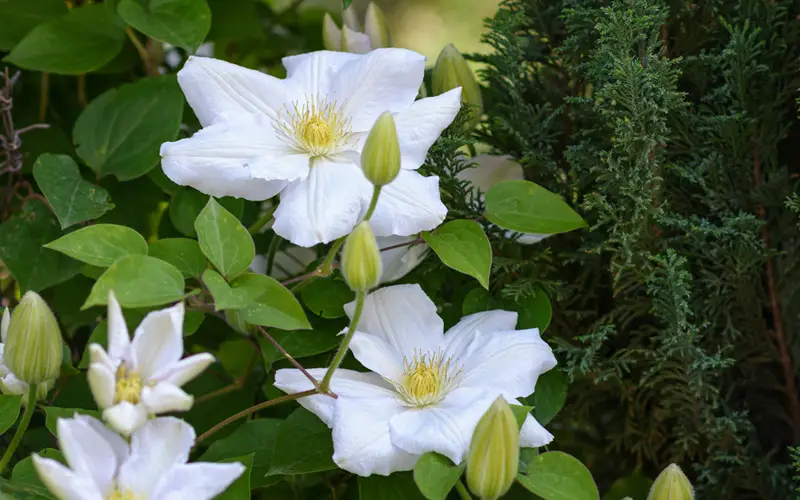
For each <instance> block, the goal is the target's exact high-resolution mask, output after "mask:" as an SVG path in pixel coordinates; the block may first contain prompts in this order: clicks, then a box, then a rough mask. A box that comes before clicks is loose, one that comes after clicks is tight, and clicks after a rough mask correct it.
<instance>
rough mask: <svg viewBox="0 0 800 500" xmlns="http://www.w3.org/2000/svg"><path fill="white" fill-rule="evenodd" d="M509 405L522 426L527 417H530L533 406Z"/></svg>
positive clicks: (518, 423)
mask: <svg viewBox="0 0 800 500" xmlns="http://www.w3.org/2000/svg"><path fill="white" fill-rule="evenodd" d="M508 406H509V407H510V408H511V413H513V414H514V418H515V419H517V425H518V426H519V427H520V428H521V427H522V424H524V423H525V419H526V418H528V415H530V413H531V410H533V407H532V406H522V405H514V404H512V405H508Z"/></svg>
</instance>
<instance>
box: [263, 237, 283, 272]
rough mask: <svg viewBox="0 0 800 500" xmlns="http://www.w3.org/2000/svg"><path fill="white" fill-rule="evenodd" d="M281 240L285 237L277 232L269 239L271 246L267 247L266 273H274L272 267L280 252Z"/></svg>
mask: <svg viewBox="0 0 800 500" xmlns="http://www.w3.org/2000/svg"><path fill="white" fill-rule="evenodd" d="M281 241H283V238H281V237H280V236H278V235H277V234H275V235H273V236H272V239H271V240H270V241H269V247H267V255H266V259H267V267H266V271H265V274H266V275H267V276H270V275H272V268H273V267H274V266H275V255H277V254H278V249H279V248H280V247H281Z"/></svg>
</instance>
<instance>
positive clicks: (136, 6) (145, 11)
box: [117, 0, 211, 52]
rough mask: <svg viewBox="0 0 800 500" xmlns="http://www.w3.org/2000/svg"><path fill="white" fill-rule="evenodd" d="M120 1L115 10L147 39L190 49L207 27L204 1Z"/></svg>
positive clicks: (204, 35) (207, 13)
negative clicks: (147, 37) (143, 2)
mask: <svg viewBox="0 0 800 500" xmlns="http://www.w3.org/2000/svg"><path fill="white" fill-rule="evenodd" d="M148 3H149V5H148V6H147V7H145V5H144V4H142V3H141V2H139V1H137V0H121V1H120V2H119V5H118V6H117V13H119V15H120V17H121V18H122V19H123V20H124V21H125V22H126V23H128V24H130V25H131V26H133V27H134V28H136V29H137V30H139V31H141V32H142V33H144V34H145V35H147V36H149V37H150V38H155V39H156V40H161V41H162V42H167V43H170V44H172V45H175V46H177V47H181V48H183V49H186V50H187V51H189V52H194V51H195V50H196V49H197V47H198V46H200V44H201V43H203V40H204V39H205V38H206V35H207V34H208V30H209V28H211V9H209V8H208V4H207V3H206V0H149V2H148Z"/></svg>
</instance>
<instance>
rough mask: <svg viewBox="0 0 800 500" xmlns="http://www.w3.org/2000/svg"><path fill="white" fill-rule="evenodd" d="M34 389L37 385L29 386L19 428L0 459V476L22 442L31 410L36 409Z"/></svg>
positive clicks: (29, 421)
mask: <svg viewBox="0 0 800 500" xmlns="http://www.w3.org/2000/svg"><path fill="white" fill-rule="evenodd" d="M36 387H37V384H30V388H29V389H28V401H27V403H28V404H27V405H26V406H25V413H23V414H22V420H21V421H20V422H19V427H17V433H16V434H14V437H13V438H12V439H11V444H9V445H8V449H7V450H6V453H5V455H3V458H2V459H0V474H2V473H3V471H4V470H5V468H6V466H7V465H8V463H9V462H10V461H11V457H12V456H13V455H14V452H15V451H17V447H18V446H19V443H20V442H21V441H22V436H23V435H24V434H25V431H26V430H28V424H30V423H31V417H33V410H34V408H36Z"/></svg>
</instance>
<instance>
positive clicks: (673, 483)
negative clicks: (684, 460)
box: [647, 464, 694, 500]
mask: <svg viewBox="0 0 800 500" xmlns="http://www.w3.org/2000/svg"><path fill="white" fill-rule="evenodd" d="M647 500H694V489H693V488H692V483H690V482H689V478H687V477H686V474H684V473H683V471H682V470H681V468H680V467H678V466H677V465H675V464H671V465H669V466H668V467H667V468H666V469H664V470H663V471H661V474H659V475H658V477H657V478H656V480H655V482H653V486H652V487H651V488H650V494H649V495H647Z"/></svg>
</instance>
